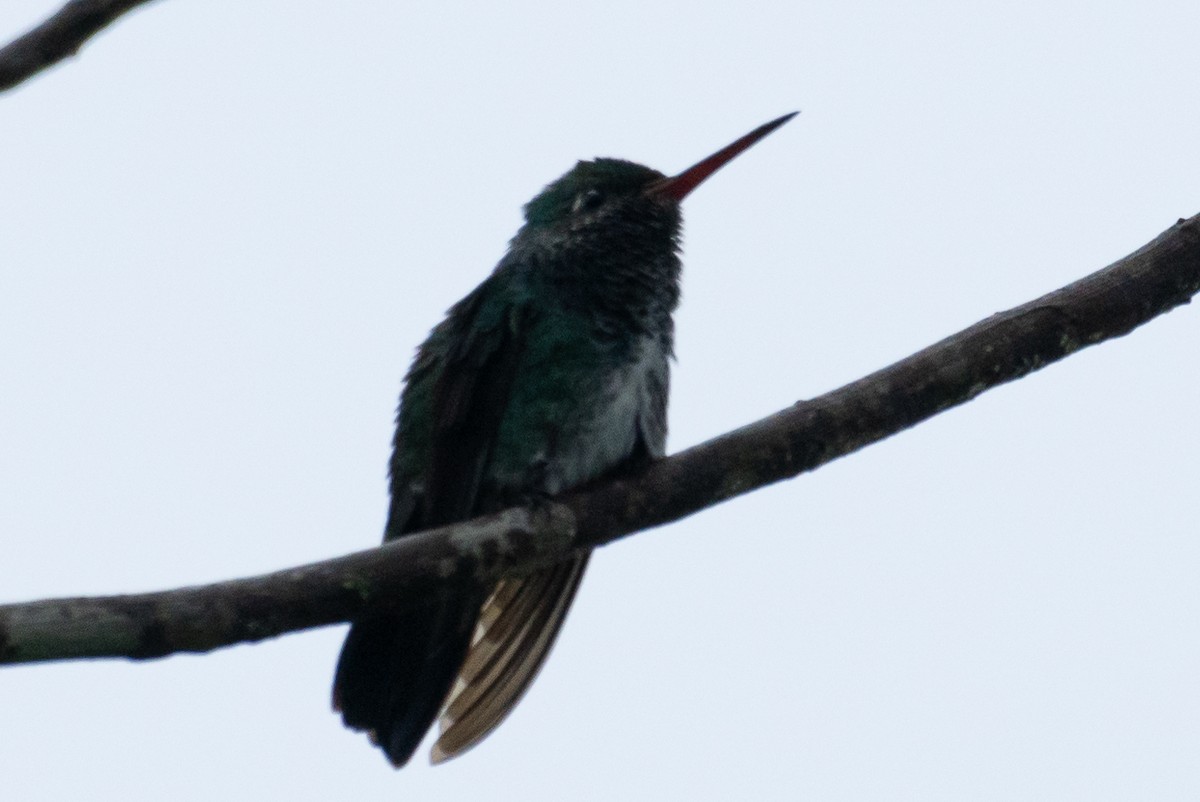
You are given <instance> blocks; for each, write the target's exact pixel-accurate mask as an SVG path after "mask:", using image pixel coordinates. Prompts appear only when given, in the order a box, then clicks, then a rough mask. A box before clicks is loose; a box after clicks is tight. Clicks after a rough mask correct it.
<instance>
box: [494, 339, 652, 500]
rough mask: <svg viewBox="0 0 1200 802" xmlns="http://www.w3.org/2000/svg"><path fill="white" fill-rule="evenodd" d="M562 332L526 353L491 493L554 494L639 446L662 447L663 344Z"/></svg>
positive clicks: (606, 468)
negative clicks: (505, 490)
mask: <svg viewBox="0 0 1200 802" xmlns="http://www.w3.org/2000/svg"><path fill="white" fill-rule="evenodd" d="M572 329H573V327H570V326H568V327H567V328H566V331H565V332H563V333H562V336H559V337H551V338H546V339H545V340H543V341H542V343H543V345H542V346H541V347H538V346H535V347H534V348H532V349H531V351H530V359H529V361H528V362H526V363H525V365H523V367H522V374H523V377H522V380H521V381H519V382H518V383H517V387H518V389H517V391H516V392H515V393H514V396H513V399H512V403H511V405H510V408H509V412H508V413H507V414H506V415H505V420H504V421H503V423H502V425H501V435H500V441H499V443H498V444H497V445H498V447H497V450H496V452H495V453H494V455H493V459H492V461H491V466H490V469H489V470H488V471H487V474H488V477H487V478H488V479H489V480H490V481H491V482H492V483H494V485H495V486H496V487H498V488H513V489H524V490H530V489H536V490H538V491H540V492H543V493H547V494H554V493H558V492H560V491H562V490H564V489H566V488H569V487H572V486H575V485H578V484H581V483H583V482H586V481H588V480H590V479H594V478H596V477H597V476H600V475H601V474H603V473H605V472H607V471H609V470H610V469H612V468H614V467H615V466H617V465H619V464H621V463H622V462H624V461H625V460H627V459H628V458H629V457H630V456H631V455H632V454H633V453H634V451H635V449H637V448H638V446H639V443H640V444H643V445H644V448H645V449H646V451H647V452H648V453H649V454H650V455H651V456H661V455H662V454H663V451H664V448H665V445H666V402H667V391H668V385H669V364H668V357H669V344H668V343H666V342H664V340H663V338H662V337H656V336H652V335H639V336H637V337H635V338H632V339H630V340H629V341H625V342H616V343H614V342H605V341H602V340H597V339H595V338H592V337H587V336H577V335H576V333H575V332H573V331H572Z"/></svg>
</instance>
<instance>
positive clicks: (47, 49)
mask: <svg viewBox="0 0 1200 802" xmlns="http://www.w3.org/2000/svg"><path fill="white" fill-rule="evenodd" d="M149 1H150V0H70V2H69V3H67V4H66V5H65V6H63V7H62V8H60V9H59V10H58V11H57V12H56V13H55V14H54V15H53V16H51V17H50V18H49V19H47V20H46V21H45V22H43V23H42V24H41V25H39V26H37V27H36V28H34V29H33V30H31V31H29V32H28V33H26V34H25V35H24V36H19V37H17V38H16V39H14V40H13V41H11V42H9V43H8V44H7V45H5V46H4V47H3V48H0V92H3V91H5V90H7V89H12V88H13V87H14V86H17V85H18V84H20V83H22V82H23V81H25V80H27V79H28V78H31V77H33V76H34V75H37V74H38V73H39V72H41V71H42V70H44V69H46V68H47V67H50V66H53V65H55V64H57V63H58V62H60V61H62V60H63V59H65V58H68V57H69V56H73V55H75V54H76V53H78V52H79V48H81V47H83V44H84V42H86V41H87V40H88V39H90V38H92V37H93V36H95V35H96V34H97V33H99V32H100V31H101V30H103V29H104V28H106V27H108V25H109V24H110V23H112V22H113V21H114V20H116V19H117V17H120V16H121V15H122V14H125V13H127V12H129V11H132V10H133V9H135V8H137V7H138V6H141V5H145V4H146V3H148V2H149Z"/></svg>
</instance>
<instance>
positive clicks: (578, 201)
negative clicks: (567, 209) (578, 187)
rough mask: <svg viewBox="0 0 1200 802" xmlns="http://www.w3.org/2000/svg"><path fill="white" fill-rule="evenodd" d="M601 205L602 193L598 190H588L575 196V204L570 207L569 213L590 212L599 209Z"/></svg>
mask: <svg viewBox="0 0 1200 802" xmlns="http://www.w3.org/2000/svg"><path fill="white" fill-rule="evenodd" d="M602 203H604V193H602V192H601V191H600V190H598V189H589V190H586V191H584V192H580V193H579V194H578V195H576V196H575V203H574V204H572V205H571V211H572V212H591V211H594V210H596V209H599V208H600V204H602Z"/></svg>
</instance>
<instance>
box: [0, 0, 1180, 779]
mask: <svg viewBox="0 0 1200 802" xmlns="http://www.w3.org/2000/svg"><path fill="white" fill-rule="evenodd" d="M56 6H57V3H52V2H47V0H38V1H37V2H34V0H4V2H3V3H0V31H3V32H4V33H5V36H4V38H6V39H7V38H10V37H11V35H15V34H17V33H19V32H21V31H23V30H25V29H26V28H27V27H28V26H30V25H31V24H33V23H34V22H36V21H37V20H39V19H41V18H42V17H44V16H45V15H46V14H48V13H49V12H50V11H51V10H53V9H54V8H55V7H56ZM1197 30H1200V5H1197V4H1196V3H1194V2H1190V3H1184V2H1174V3H1171V2H1147V1H1145V0H1143V2H1137V3H1132V2H1130V3H1125V4H1120V3H1108V4H1096V3H1082V2H1078V3H1056V4H1048V3H1045V2H1037V3H1032V2H1013V1H1012V0H1006V2H977V3H970V4H967V3H951V2H941V3H933V2H913V3H904V4H895V3H882V2H880V3H873V4H872V3H844V2H826V3H817V2H798V0H779V1H777V2H760V3H753V4H745V3H717V2H687V3H685V2H656V1H655V0H637V1H636V2H634V1H633V0H629V1H626V0H607V1H606V2H603V3H599V2H583V3H530V2H525V3H498V4H490V5H489V4H484V3H464V2H453V1H451V2H442V3H367V2H346V3H338V4H328V3H324V4H315V3H308V4H301V3H294V2H284V0H274V1H273V2H267V1H265V0H264V1H263V2H203V3H202V2H185V0H162V1H161V2H159V3H155V4H152V5H150V6H149V7H147V8H145V9H143V10H142V11H140V12H138V13H136V14H134V15H132V16H131V17H129V18H127V19H125V20H123V21H121V22H120V23H118V24H117V25H115V26H114V27H113V28H112V29H110V30H109V31H107V32H106V33H104V34H103V35H101V36H100V37H99V38H97V39H96V40H95V41H93V42H92V43H91V44H89V45H88V46H87V47H85V48H84V50H83V51H82V53H81V54H80V56H79V58H77V59H75V60H73V61H71V62H69V63H66V64H63V65H61V66H59V67H57V68H55V69H54V70H52V71H50V72H48V73H45V74H43V75H41V76H40V77H38V78H37V79H35V80H33V81H31V82H29V83H27V84H25V85H24V86H22V87H21V88H20V89H18V90H17V91H15V92H12V93H8V94H5V95H3V96H0V164H2V167H0V170H2V172H0V176H2V179H0V187H2V191H0V221H2V222H0V533H2V534H0V537H2V538H3V545H4V550H3V556H2V557H0V598H2V599H4V600H12V601H17V600H26V599H33V598H39V597H46V596H59V595H80V594H99V593H118V592H132V591H142V590H153V589H160V588H167V587H172V586H178V585H183V584H190V583H200V582H208V581H214V580H219V579H224V578H232V577H238V576H246V575H252V574H255V573H259V572H263V571H268V570H272V569H277V568H283V567H286V566H289V565H293V564H299V563H303V562H307V561H312V560H317V559H321V558H325V557H332V556H336V555H339V554H342V553H345V552H348V551H351V550H356V549H361V548H365V547H367V546H370V545H372V544H373V543H375V542H376V541H377V539H378V537H379V535H380V531H381V527H382V524H383V518H384V510H385V503H386V487H385V465H386V460H387V454H388V447H389V441H390V437H391V426H392V415H393V412H394V407H395V399H396V396H397V393H398V392H399V389H400V377H401V375H402V373H403V371H404V370H405V368H406V366H407V364H408V361H409V358H410V355H411V353H412V350H413V348H414V347H415V346H416V345H417V344H418V343H419V342H420V340H421V339H422V338H423V337H424V335H425V334H426V332H427V331H428V330H429V328H430V327H431V326H432V325H433V324H435V323H436V322H437V321H438V320H439V319H440V316H441V314H442V312H443V310H445V309H446V307H448V306H449V305H450V304H451V303H453V302H454V301H455V300H456V299H458V298H459V297H460V296H461V295H462V294H463V293H465V292H466V291H468V290H469V289H470V288H471V287H473V286H474V285H475V284H476V283H477V282H478V281H480V280H481V279H482V278H483V277H484V276H486V275H487V273H488V272H489V271H490V270H491V268H492V266H493V265H494V263H495V261H496V260H497V259H498V258H499V257H500V255H501V254H502V253H503V250H504V247H505V243H506V242H507V239H508V238H509V237H510V236H511V235H512V234H513V232H514V231H515V230H516V228H517V226H518V224H519V221H520V206H521V204H522V203H524V202H525V201H526V200H528V199H529V198H530V197H531V196H532V195H533V194H534V193H536V192H537V191H538V190H539V189H540V188H541V187H542V186H543V185H544V184H546V183H547V182H548V181H550V180H552V179H554V178H556V177H557V176H558V175H560V174H561V173H562V172H564V171H565V170H566V169H568V168H569V167H570V166H571V165H572V164H573V163H574V162H575V160H577V159H580V158H591V157H594V156H619V157H623V158H628V159H633V160H635V161H640V162H644V163H646V164H649V165H651V166H654V167H656V168H658V169H661V170H663V171H665V172H675V171H677V170H679V169H682V168H684V167H686V166H688V165H690V164H692V163H693V162H695V161H696V160H697V159H699V158H700V157H702V156H704V155H707V154H708V153H709V152H711V151H712V150H714V149H716V148H717V147H720V146H722V145H724V144H726V143H727V142H729V141H730V140H732V139H733V138H735V137H737V136H739V135H741V134H743V133H745V132H746V131H748V130H750V129H751V128H753V127H754V126H756V125H758V124H760V123H762V122H764V121H766V120H769V119H771V118H773V117H776V116H778V115H780V114H782V113H785V112H788V111H792V110H795V109H801V110H802V111H803V113H802V114H801V115H800V117H798V118H797V119H796V120H794V121H793V122H792V123H790V124H789V125H788V126H786V127H785V128H783V129H781V130H780V131H778V132H777V133H775V134H774V135H772V136H771V137H770V138H769V139H768V140H766V141H764V142H763V143H762V144H761V145H759V146H757V147H756V148H754V149H753V150H752V151H751V152H750V153H748V154H746V155H745V156H744V157H742V158H740V159H739V160H738V161H737V162H735V163H734V164H733V165H731V166H730V167H729V168H728V169H727V170H725V171H723V172H721V173H720V174H719V175H718V176H716V177H715V178H713V180H711V181H710V182H708V183H706V184H705V185H704V186H703V187H702V188H701V189H700V190H698V191H697V192H696V193H695V194H694V195H693V196H692V197H690V198H689V199H688V200H687V202H686V205H685V218H686V249H685V274H684V302H683V305H682V307H681V309H680V311H679V313H678V316H677V323H678V349H677V350H678V363H677V366H676V369H675V373H674V386H673V398H672V406H671V416H670V422H671V432H672V433H671V439H670V448H671V450H673V451H674V450H679V449H681V448H683V447H686V446H688V445H691V444H694V443H697V442H700V441H702V440H705V439H707V438H709V437H712V436H715V435H717V434H720V433H722V432H724V431H726V430H728V429H731V428H733V427H735V426H738V425H741V424H744V423H747V422H749V421H752V420H754V419H756V418H759V417H761V416H763V415H765V414H768V413H770V412H773V411H775V410H777V409H780V408H782V407H784V406H786V405H788V404H790V403H792V402H794V401H795V400H797V399H800V398H808V397H812V396H814V395H818V394H820V393H822V392H825V391H828V390H830V389H833V388H835V387H838V386H840V385H842V384H844V383H846V382H848V381H851V380H854V379H857V378H859V377H860V376H862V375H864V374H866V373H868V372H870V371H873V370H876V369H878V368H880V367H882V366H884V365H886V364H889V363H891V362H893V361H895V360H896V359H899V358H902V357H904V356H906V355H908V354H909V353H911V352H912V351H915V350H917V349H918V348H921V347H923V346H925V345H928V344H930V343H932V342H934V341H936V340H938V339H940V338H942V337H944V336H946V335H949V334H951V333H953V332H955V331H957V330H959V329H961V328H964V327H965V326H967V325H969V324H971V323H973V322H975V321H977V320H979V319H981V318H983V317H986V316H987V315H989V314H992V313H993V312H996V311H999V310H1002V309H1006V308H1009V307H1011V306H1014V305H1017V304H1019V303H1021V302H1024V301H1026V300H1030V299H1032V298H1034V297H1037V296H1039V295H1041V294H1043V293H1045V292H1048V291H1050V290H1053V289H1056V288H1058V287H1059V286H1061V285H1063V284H1066V283H1068V282H1070V281H1072V280H1074V279H1076V278H1078V277H1080V276H1082V275H1085V274H1087V273H1090V272H1092V271H1094V270H1096V269H1098V268H1100V267H1102V266H1104V265H1106V264H1108V263H1110V262H1112V261H1113V260H1115V259H1117V258H1120V257H1121V256H1124V255H1125V254H1127V253H1128V252H1130V251H1132V250H1134V249H1136V248H1138V247H1140V246H1141V245H1142V244H1143V243H1145V242H1146V241H1148V240H1150V239H1151V238H1153V237H1154V236H1156V235H1157V234H1158V233H1160V232H1161V231H1162V230H1163V229H1165V228H1167V227H1169V226H1170V225H1171V224H1172V223H1174V222H1175V220H1176V219H1177V218H1179V217H1186V216H1191V215H1192V214H1194V213H1196V212H1197V211H1200V181H1198V180H1197V178H1198V176H1200V156H1198V153H1200V151H1198V149H1197V143H1198V142H1200V102H1198V99H1200V48H1197V46H1196V32H1197ZM1198 343H1200V317H1198V316H1197V313H1196V311H1195V310H1194V309H1189V308H1186V307H1185V308H1182V309H1180V310H1178V311H1176V312H1173V313H1171V314H1170V315H1168V316H1166V317H1165V318H1162V319H1160V320H1157V321H1154V322H1153V323H1151V324H1149V325H1148V326H1146V327H1145V328H1143V329H1139V330H1138V331H1136V332H1135V333H1133V334H1132V335H1130V336H1128V337H1126V338H1123V339H1121V340H1118V341H1115V342H1111V343H1107V344H1104V345H1102V346H1099V347H1097V348H1094V349H1091V350H1088V351H1085V352H1083V353H1080V354H1077V355H1074V356H1072V357H1070V358H1069V359H1067V360H1065V361H1064V362H1062V363H1060V364H1057V365H1054V366H1053V367H1051V368H1049V369H1047V370H1045V371H1043V372H1040V373H1038V374H1036V375H1034V376H1031V377H1028V378H1026V379H1024V380H1022V381H1019V382H1017V383H1015V384H1012V385H1009V386H1006V387H1003V388H1000V389H998V390H995V391H993V392H989V393H987V394H985V395H984V396H982V397H980V398H979V399H977V400H975V401H973V402H972V403H970V404H968V405H967V406H965V407H962V408H960V409H956V410H953V411H951V412H949V413H946V414H943V415H941V416H939V417H937V418H936V419H934V420H932V421H930V422H928V423H925V424H923V425H921V426H919V427H917V428H916V429H914V430H912V431H909V432H906V433H904V434H902V435H900V436H897V437H894V438H892V439H890V440H888V441H886V442H884V443H882V444H879V445H876V446H872V447H871V448H869V449H867V450H865V451H863V452H861V453H859V454H856V455H854V456H852V457H849V458H847V459H844V460H841V461H838V462H836V463H834V464H832V465H829V466H826V467H825V468H823V469H821V470H820V471H818V472H816V473H814V474H812V475H808V476H805V477H802V478H800V479H797V480H795V481H792V482H789V483H786V484H783V485H779V486H776V487H774V488H771V489H769V490H767V491H764V492H759V493H755V494H753V495H751V496H749V497H746V498H743V499H740V500H738V501H735V502H732V503H729V504H726V505H724V506H722V507H720V508H718V509H715V510H712V511H709V512H706V513H704V514H702V515H699V516H696V517H694V518H691V519H689V520H686V521H683V522H681V523H679V524H676V525H673V526H670V527H666V528H664V529H661V530H658V531H654V532H651V533H647V534H644V535H641V536H638V537H634V538H632V539H629V540H626V541H623V542H620V543H618V544H615V545H613V546H611V547H608V548H605V549H603V550H601V551H600V552H599V553H598V554H597V555H596V556H595V558H594V560H593V562H592V567H591V570H590V571H589V575H588V577H587V579H586V581H585V582H584V584H583V588H582V590H581V592H580V595H579V597H578V601H577V603H576V605H575V609H574V611H573V612H572V614H571V616H570V618H569V619H568V622H567V624H566V627H565V629H564V631H563V635H562V637H561V639H560V641H559V643H558V646H557V647H556V649H555V652H554V654H553V655H552V657H551V659H550V661H549V663H548V665H547V667H546V670H545V671H544V672H543V673H542V676H541V678H540V679H539V680H538V682H537V683H536V685H535V686H534V688H533V690H532V691H531V692H530V694H529V695H528V696H527V697H526V699H525V700H524V702H523V703H522V704H521V705H520V707H519V708H518V709H517V711H516V712H515V713H514V714H513V715H512V716H511V717H510V718H509V720H508V721H507V722H506V723H505V724H504V725H503V726H502V727H501V728H500V729H499V730H498V731H497V732H496V733H495V734H494V735H493V736H492V737H491V738H489V739H488V740H487V741H486V742H485V743H484V744H483V745H481V746H480V747H479V748H477V749H476V750H474V751H473V752H471V753H469V754H468V755H467V756H465V757H463V758H462V759H460V760H456V761H453V762H451V763H449V764H446V765H444V766H440V767H438V768H436V769H434V768H430V767H429V766H428V765H427V763H426V760H425V758H424V757H423V755H424V750H422V753H421V755H419V756H418V758H417V759H416V760H415V761H414V763H413V765H411V766H410V767H409V768H407V769H405V770H404V771H402V772H398V773H397V772H394V771H393V770H392V769H391V768H390V767H389V766H388V765H387V763H386V762H385V761H384V760H383V758H382V757H381V755H380V753H379V752H378V751H377V750H375V749H373V748H371V747H370V746H368V744H367V742H366V740H365V738H364V737H362V736H361V735H355V734H352V733H350V732H348V731H345V730H344V729H343V728H342V726H341V724H340V722H339V720H338V719H337V718H336V717H334V716H333V715H332V714H331V713H330V712H329V709H328V689H329V681H330V675H331V672H332V668H333V663H334V660H335V657H336V654H337V650H338V647H339V644H340V640H341V638H342V636H343V632H344V627H335V628H329V629H324V630H320V631H314V632H308V633H302V634H299V635H293V636H289V637H285V638H282V639H279V640H276V641H273V642H270V643H265V644H260V645H256V646H246V647H238V648H234V649H227V650H224V651H221V652H217V653H215V654H211V655H207V656H201V657H192V656H185V657H172V658H169V659H166V660H160V661H155V662H150V663H143V664H132V663H124V662H98V663H92V664H61V665H45V666H32V667H16V668H8V669H4V670H2V671H0V739H2V742H3V745H4V746H3V748H2V749H0V776H2V777H3V778H4V788H5V791H4V795H5V798H6V799H7V798H11V799H14V800H18V799H19V800H65V799H98V800H110V799H111V800H116V799H120V800H131V799H132V800H141V799H146V800H158V799H173V800H179V801H180V802H183V801H184V800H213V799H229V800H237V799H289V800H310V799H311V800H330V799H427V798H429V799H432V798H439V799H457V798H468V797H470V798H487V799H521V800H562V799H582V800H591V799H595V800H612V799H714V800H717V799H731V798H734V799H763V800H768V799H771V800H774V799H779V800H783V799H797V798H803V799H819V800H862V799H881V800H883V799H886V800H896V799H921V800H936V799H946V800H962V799H996V800H1001V799H1003V800H1010V799H1088V800H1097V799H1132V798H1153V799H1195V798H1197V797H1200V759H1197V755H1200V627H1198V626H1197V619H1198V618H1200V582H1198V581H1197V579H1198V578H1200V537H1198V536H1197V531H1196V515H1195V511H1196V510H1195V508H1196V501H1195V499H1196V493H1195V487H1196V477H1197V474H1198V473H1200V415H1197V408H1198V406H1197V404H1198V402H1200V367H1198V366H1197V358H1196V354H1197V344H1198Z"/></svg>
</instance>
